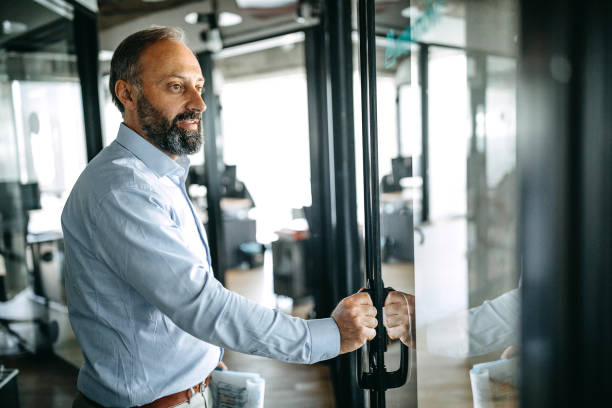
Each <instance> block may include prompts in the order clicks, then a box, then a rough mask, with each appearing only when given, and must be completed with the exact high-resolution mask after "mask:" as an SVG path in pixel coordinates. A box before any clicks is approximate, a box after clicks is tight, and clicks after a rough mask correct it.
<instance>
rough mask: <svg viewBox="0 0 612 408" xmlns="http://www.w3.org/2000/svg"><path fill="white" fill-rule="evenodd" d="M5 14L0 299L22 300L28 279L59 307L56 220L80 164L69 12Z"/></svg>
mask: <svg viewBox="0 0 612 408" xmlns="http://www.w3.org/2000/svg"><path fill="white" fill-rule="evenodd" d="M6 7H8V6H6V5H4V6H2V7H1V8H0V11H1V12H2V16H3V20H4V23H3V33H2V36H0V98H1V99H2V107H1V108H0V123H2V126H3V129H2V132H0V133H1V136H0V140H1V144H2V149H1V151H0V202H2V205H1V206H0V216H1V218H0V225H1V227H0V229H1V230H2V236H3V238H2V242H1V243H0V249H1V252H0V254H1V255H0V282H1V283H2V284H1V285H0V292H1V293H0V299H10V298H12V297H14V296H16V295H17V294H19V293H21V292H22V291H23V289H25V288H26V287H27V286H28V284H29V283H30V275H29V274H28V272H32V275H31V277H32V278H33V281H32V283H33V288H34V292H35V293H36V294H38V295H43V296H46V297H48V298H50V299H52V300H55V301H63V299H64V295H63V283H62V279H61V263H62V239H61V226H60V214H61V211H62V208H63V204H64V202H65V200H66V198H67V195H68V193H69V192H70V190H71V189H72V186H73V184H74V182H75V181H76V179H77V177H78V176H79V174H80V173H81V171H82V170H83V168H84V167H85V164H86V153H85V152H86V149H85V134H84V125H83V113H82V106H83V105H82V101H81V87H80V84H79V77H78V73H77V65H76V56H75V55H74V45H73V33H72V22H71V21H70V18H71V8H70V7H69V6H66V7H63V8H61V10H60V9H56V8H54V10H50V9H47V8H46V7H45V6H43V5H41V4H40V2H34V1H23V2H19V3H18V4H17V3H16V4H13V5H12V6H11V7H12V8H11V10H10V12H9V10H8V9H6ZM57 10H60V11H62V16H59V15H58V14H56V11H57ZM26 244H27V245H28V247H29V248H30V249H31V251H26Z"/></svg>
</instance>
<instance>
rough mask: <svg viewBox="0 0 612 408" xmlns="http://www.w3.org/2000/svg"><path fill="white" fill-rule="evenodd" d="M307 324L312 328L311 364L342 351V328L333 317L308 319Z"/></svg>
mask: <svg viewBox="0 0 612 408" xmlns="http://www.w3.org/2000/svg"><path fill="white" fill-rule="evenodd" d="M306 324H307V325H308V329H309V330H310V348H311V352H310V364H313V363H316V362H318V361H322V360H329V359H330V358H334V357H336V356H337V355H338V354H339V353H340V329H338V325H337V324H336V321H335V320H334V319H333V318H332V317H328V318H326V319H313V320H307V321H306Z"/></svg>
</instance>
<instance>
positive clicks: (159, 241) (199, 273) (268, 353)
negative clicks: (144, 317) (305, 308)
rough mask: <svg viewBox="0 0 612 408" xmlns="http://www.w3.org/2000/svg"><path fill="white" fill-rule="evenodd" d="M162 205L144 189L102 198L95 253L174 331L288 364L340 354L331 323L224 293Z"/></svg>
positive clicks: (108, 194)
mask: <svg viewBox="0 0 612 408" xmlns="http://www.w3.org/2000/svg"><path fill="white" fill-rule="evenodd" d="M163 203H164V200H163V199H162V198H161V197H159V196H158V195H157V194H156V193H155V192H154V191H151V190H149V189H147V188H146V187H130V188H122V189H118V190H113V191H111V192H109V193H107V194H106V195H105V196H104V197H103V198H102V199H101V200H100V201H99V203H98V205H97V207H96V209H95V215H94V217H95V220H96V221H95V229H94V231H93V233H94V234H95V235H96V236H95V239H92V242H94V243H95V245H96V247H95V248H94V253H95V256H96V257H98V259H99V260H100V261H102V262H104V263H105V264H107V265H108V266H109V268H110V269H112V270H113V271H115V272H116V273H117V274H118V275H119V278H121V279H123V280H124V281H125V282H127V283H128V284H129V285H130V286H131V287H132V288H134V290H135V291H136V292H138V293H139V294H140V295H142V296H143V297H144V298H145V299H146V300H147V301H148V302H149V303H151V304H152V305H154V306H155V307H157V308H158V309H159V310H160V311H161V312H162V313H164V314H165V315H166V316H168V317H169V318H170V319H171V320H172V321H173V322H174V323H175V324H176V325H177V326H178V327H180V328H181V329H182V330H184V331H186V332H188V333H190V334H191V335H193V336H195V337H197V338H199V339H201V340H204V341H206V342H208V343H211V344H215V345H218V346H221V347H226V348H229V349H232V350H236V351H239V352H243V353H248V354H256V355H260V356H265V357H270V358H274V359H277V360H281V361H286V362H293V363H315V362H317V361H320V360H325V359H329V358H332V357H335V356H336V355H338V353H339V350H340V334H339V330H338V327H337V325H336V323H335V322H334V320H333V319H332V318H327V319H316V320H309V321H305V320H302V319H299V318H295V317H291V316H288V315H285V314H283V313H280V312H279V311H278V310H272V309H268V308H266V307H263V306H260V305H258V304H256V303H255V302H252V301H250V300H248V299H246V298H244V297H242V296H240V295H238V294H236V293H233V292H231V291H229V290H227V289H225V288H224V287H223V286H222V285H221V284H220V283H219V282H218V281H217V280H216V279H215V278H214V276H213V275H212V273H211V271H210V267H209V265H208V263H207V262H206V261H205V257H204V256H202V254H198V253H195V252H193V251H192V250H190V249H189V247H188V245H187V242H185V237H184V236H183V233H182V231H181V228H180V227H179V226H178V225H177V224H176V222H175V221H174V220H173V217H172V210H171V209H170V208H167V207H166V206H164V204H163Z"/></svg>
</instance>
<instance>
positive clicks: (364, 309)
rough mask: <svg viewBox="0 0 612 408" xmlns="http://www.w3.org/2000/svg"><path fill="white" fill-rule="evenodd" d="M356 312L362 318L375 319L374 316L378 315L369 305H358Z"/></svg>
mask: <svg viewBox="0 0 612 408" xmlns="http://www.w3.org/2000/svg"><path fill="white" fill-rule="evenodd" d="M358 310H359V313H360V314H362V315H364V316H371V317H375V316H376V314H377V313H378V311H377V310H376V308H375V307H374V306H370V305H359V309H358Z"/></svg>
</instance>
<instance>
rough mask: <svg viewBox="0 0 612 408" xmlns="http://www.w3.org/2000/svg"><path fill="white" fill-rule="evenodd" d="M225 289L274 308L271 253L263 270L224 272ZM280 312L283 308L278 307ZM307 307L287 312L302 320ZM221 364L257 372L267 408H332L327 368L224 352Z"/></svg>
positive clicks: (295, 308)
mask: <svg viewBox="0 0 612 408" xmlns="http://www.w3.org/2000/svg"><path fill="white" fill-rule="evenodd" d="M225 284H226V286H227V288H228V289H230V290H232V291H234V292H237V293H239V294H241V295H243V296H245V297H247V298H249V299H251V300H253V301H255V302H257V303H259V304H261V305H264V306H268V307H275V306H276V303H277V300H276V297H275V295H274V283H273V275H272V259H271V254H269V253H266V256H265V261H264V267H262V268H255V269H250V270H240V269H235V270H229V271H227V272H226V273H225ZM278 306H279V308H280V309H281V310H282V309H283V307H282V306H283V305H280V304H279V305H278ZM308 306H309V305H308V304H304V305H296V307H294V308H290V309H287V310H286V311H287V312H292V314H293V315H297V316H299V317H305V316H306V315H307V314H308V310H309V307H308ZM223 361H224V362H225V363H226V364H227V365H228V366H229V368H230V369H232V370H237V371H246V372H257V373H259V374H261V376H262V377H263V378H264V379H265V381H266V388H265V396H264V403H265V407H266V408H277V407H278V408H281V407H283V408H285V407H295V408H298V407H304V408H310V407H312V408H328V407H329V408H332V407H334V406H335V405H334V393H333V388H332V383H331V378H330V370H329V368H328V367H327V365H325V364H323V363H321V364H315V365H299V364H288V363H283V362H280V361H275V360H271V359H268V358H264V357H257V356H250V355H245V354H241V353H237V352H233V351H229V350H228V351H226V352H225V356H224V357H223Z"/></svg>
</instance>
